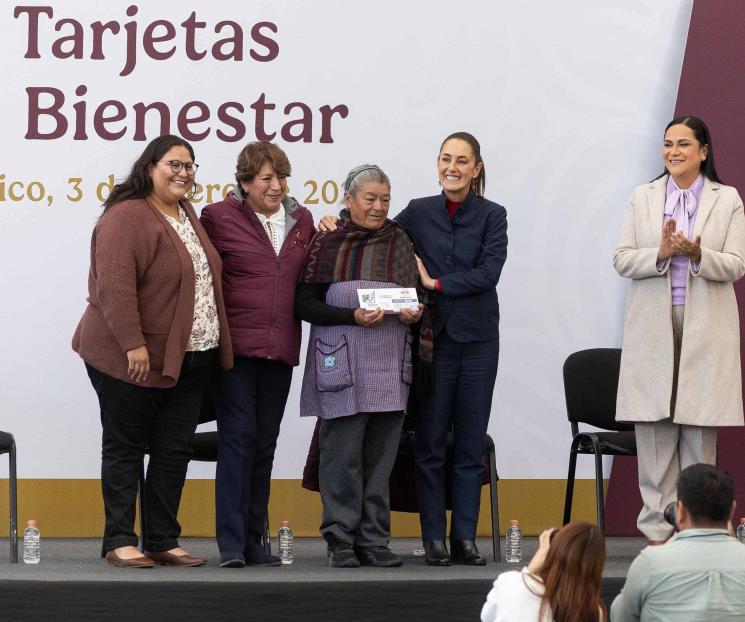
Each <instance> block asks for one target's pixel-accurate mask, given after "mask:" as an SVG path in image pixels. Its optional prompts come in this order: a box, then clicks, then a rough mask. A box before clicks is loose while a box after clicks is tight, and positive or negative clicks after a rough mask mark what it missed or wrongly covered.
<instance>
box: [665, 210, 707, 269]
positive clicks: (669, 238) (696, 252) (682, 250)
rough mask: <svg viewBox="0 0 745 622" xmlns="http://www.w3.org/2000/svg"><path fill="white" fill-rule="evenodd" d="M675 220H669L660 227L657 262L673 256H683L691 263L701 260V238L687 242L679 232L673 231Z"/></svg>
mask: <svg viewBox="0 0 745 622" xmlns="http://www.w3.org/2000/svg"><path fill="white" fill-rule="evenodd" d="M675 225H676V223H675V219H674V218H671V219H670V220H668V221H667V222H666V223H665V224H664V225H663V226H662V240H661V241H660V250H659V252H658V253H657V261H665V260H667V259H669V258H670V257H672V256H673V255H683V256H685V257H688V258H689V259H690V260H691V261H700V260H701V236H700V235H699V236H696V239H695V240H689V239H688V238H687V237H686V236H684V235H683V234H682V233H681V232H680V231H676V230H675Z"/></svg>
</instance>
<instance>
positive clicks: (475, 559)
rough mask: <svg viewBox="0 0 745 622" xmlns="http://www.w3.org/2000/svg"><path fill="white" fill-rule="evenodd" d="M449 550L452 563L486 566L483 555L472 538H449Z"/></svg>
mask: <svg viewBox="0 0 745 622" xmlns="http://www.w3.org/2000/svg"><path fill="white" fill-rule="evenodd" d="M450 551H451V553H452V558H453V563H454V564H463V565H465V566H486V557H484V556H483V555H482V554H481V553H479V550H478V549H477V548H476V543H475V542H474V541H473V540H452V539H451V540H450Z"/></svg>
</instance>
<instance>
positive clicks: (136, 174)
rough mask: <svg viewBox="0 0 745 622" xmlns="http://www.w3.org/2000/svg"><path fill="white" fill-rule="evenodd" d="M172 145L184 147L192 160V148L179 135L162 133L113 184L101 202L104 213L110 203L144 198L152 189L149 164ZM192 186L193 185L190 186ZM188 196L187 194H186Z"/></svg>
mask: <svg viewBox="0 0 745 622" xmlns="http://www.w3.org/2000/svg"><path fill="white" fill-rule="evenodd" d="M172 147H186V148H187V149H188V151H189V155H191V159H192V160H194V149H192V147H191V145H190V144H189V143H188V142H186V141H185V140H184V139H183V138H181V137H180V136H174V135H173V134H164V135H163V136H158V138H155V139H154V140H151V141H150V144H149V145H148V146H147V147H145V150H144V151H143V152H142V153H141V154H140V157H139V158H137V160H135V163H134V164H133V165H132V169H131V170H130V171H129V175H127V178H126V179H125V180H124V181H122V182H121V183H118V184H116V185H115V186H114V189H113V190H112V191H111V194H110V195H109V198H108V199H106V201H105V202H104V204H103V213H104V214H105V213H106V212H107V211H108V209H109V208H110V207H111V206H112V205H116V204H117V203H121V202H122V201H126V200H128V199H144V198H145V197H147V196H150V194H151V193H152V191H153V180H152V179H150V170H149V169H150V165H151V164H155V163H156V162H158V161H160V160H161V159H162V158H163V156H164V155H165V154H166V153H168V150H169V149H171V148H172ZM192 188H193V186H192ZM187 197H188V195H187Z"/></svg>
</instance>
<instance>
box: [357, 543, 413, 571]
mask: <svg viewBox="0 0 745 622" xmlns="http://www.w3.org/2000/svg"><path fill="white" fill-rule="evenodd" d="M354 554H355V555H356V556H357V559H358V560H359V562H360V564H362V565H363V566H374V567H377V568H398V567H399V566H401V565H403V563H404V560H403V559H401V558H400V557H399V556H398V555H396V554H395V553H394V552H393V551H391V550H390V549H389V548H388V547H387V546H355V547H354Z"/></svg>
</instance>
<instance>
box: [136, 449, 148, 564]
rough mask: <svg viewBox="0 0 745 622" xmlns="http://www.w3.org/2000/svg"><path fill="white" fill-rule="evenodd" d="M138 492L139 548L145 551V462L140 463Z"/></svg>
mask: <svg viewBox="0 0 745 622" xmlns="http://www.w3.org/2000/svg"><path fill="white" fill-rule="evenodd" d="M138 488H139V493H140V550H141V551H142V552H143V553H144V552H145V534H146V533H147V519H146V518H145V508H146V507H147V497H146V495H145V462H144V460H143V462H142V464H141V465H140V481H139V484H138Z"/></svg>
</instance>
